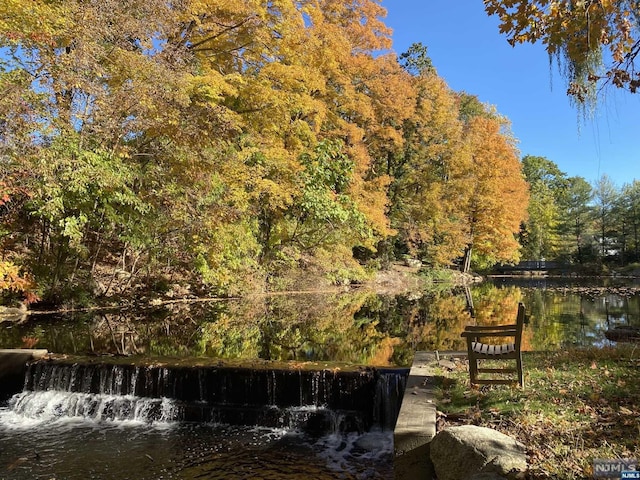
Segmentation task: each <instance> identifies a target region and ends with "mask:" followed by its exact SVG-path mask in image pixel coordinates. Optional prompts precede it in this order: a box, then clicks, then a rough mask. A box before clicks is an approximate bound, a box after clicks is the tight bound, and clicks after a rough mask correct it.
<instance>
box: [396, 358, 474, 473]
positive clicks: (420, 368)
mask: <svg viewBox="0 0 640 480" xmlns="http://www.w3.org/2000/svg"><path fill="white" fill-rule="evenodd" d="M466 356H467V354H466V353H465V352H416V353H415V356H414V358H413V365H412V366H411V370H410V371H409V378H408V379H407V386H406V388H405V391H404V397H403V399H402V406H401V407H400V413H399V414H398V421H397V422H396V428H395V430H394V433H393V442H394V450H395V459H394V464H393V469H394V477H395V479H396V480H410V479H417V478H420V479H432V478H433V477H434V472H433V466H432V465H431V460H430V459H429V443H430V442H431V439H432V438H433V437H434V436H435V434H436V413H437V406H436V403H435V392H434V384H433V379H434V377H435V374H436V368H437V367H438V366H439V365H440V362H441V360H444V359H445V358H450V357H466Z"/></svg>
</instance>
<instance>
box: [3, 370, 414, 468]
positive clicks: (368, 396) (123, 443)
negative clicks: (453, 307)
mask: <svg viewBox="0 0 640 480" xmlns="http://www.w3.org/2000/svg"><path fill="white" fill-rule="evenodd" d="M406 374H407V371H406V370H405V369H375V368H362V369H352V370H344V371H343V370H338V369H336V370H330V369H318V370H305V369H291V370H287V369H285V368H281V367H278V368H256V369H251V368H241V367H224V366H198V367H195V366H165V365H162V366H157V365H133V364H110V363H96V362H94V361H86V362H68V361H64V360H60V361H45V360H43V361H37V362H34V363H32V364H30V365H29V366H28V369H27V374H26V376H25V382H24V389H23V391H22V392H20V393H18V394H16V395H14V396H13V397H12V398H11V399H10V400H9V402H8V404H7V405H6V406H5V407H1V406H0V478H12V479H13V478H15V479H20V480H21V479H38V478H42V479H50V478H65V479H69V480H75V479H81V478H82V479H85V478H92V479H104V480H107V479H112V478H113V479H116V478H117V479H127V478H131V479H136V480H146V479H149V480H151V479H157V478H165V479H184V480H192V479H196V478H224V479H233V478H238V479H239V478H257V479H259V478H265V479H266V478H318V479H325V478H326V479H332V478H347V479H348V478H381V479H382V478H388V475H389V472H388V471H387V472H386V473H385V469H388V468H390V467H389V464H390V461H389V457H390V456H391V454H392V450H393V449H392V440H391V439H392V433H391V432H392V429H393V426H394V424H395V420H396V417H397V414H398V410H399V407H400V402H401V399H402V393H403V391H404V385H405V380H406ZM381 462H382V463H381ZM270 465H273V466H275V467H271V466H270ZM3 468H4V471H3ZM272 468H277V470H278V472H273V471H272ZM5 472H6V475H5V476H4V477H3V474H4V473H5ZM238 472H244V473H238ZM305 472H307V473H305ZM350 472H351V473H350ZM363 472H368V473H366V474H364V473H363Z"/></svg>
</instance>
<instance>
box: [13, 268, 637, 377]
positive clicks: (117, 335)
mask: <svg viewBox="0 0 640 480" xmlns="http://www.w3.org/2000/svg"><path fill="white" fill-rule="evenodd" d="M616 286H617V287H620V288H615V289H612V288H611V287H612V286H611V285H604V284H603V283H601V282H599V281H597V280H592V281H589V282H585V281H583V282H581V283H580V284H578V283H577V282H576V281H573V282H572V283H568V282H567V280H564V279H555V280H554V279H535V278H533V279H532V278H521V279H517V278H515V279H514V278H497V279H494V280H493V281H488V282H484V283H482V284H479V285H475V286H474V287H472V288H471V290H469V291H465V290H464V289H459V290H455V291H453V292H452V291H450V290H443V291H440V292H430V293H425V294H424V295H422V296H417V295H413V296H390V295H377V294H375V293H372V292H365V291H354V292H349V293H341V294H322V295H317V294H299V295H286V296H283V295H278V296H272V297H264V296H260V297H255V298H250V299H245V300H228V301H221V302H191V303H174V304H169V305H166V306H164V307H155V308H154V307H148V308H139V309H137V310H135V311H131V310H127V311H122V310H102V311H94V312H75V313H71V314H68V315H57V316H51V315H33V316H31V317H29V321H28V322H26V323H23V324H20V325H13V324H9V323H0V348H19V347H29V348H31V347H35V348H46V349H48V350H49V351H51V352H56V353H67V354H80V355H85V354H89V355H102V354H111V355H143V356H152V357H157V356H171V357H213V358H220V359H227V360H241V361H247V360H254V359H263V360H281V361H296V362H317V363H318V364H322V363H329V362H346V363H350V364H359V365H378V366H380V365H384V366H400V367H406V366H410V364H411V362H412V359H413V352H414V351H415V350H441V351H443V350H462V349H464V344H463V341H462V339H461V338H460V332H462V330H464V327H465V325H468V324H480V325H481V324H499V323H509V322H512V321H513V319H514V318H515V313H516V308H517V303H518V302H520V301H522V302H524V303H525V305H526V306H527V313H528V314H529V324H528V325H527V326H526V328H525V333H524V336H525V346H526V348H527V349H530V350H548V349H557V348H562V347H564V346H568V345H577V346H588V345H598V346H602V345H606V344H607V342H608V341H607V340H606V339H605V337H604V331H605V330H606V329H607V328H609V327H612V326H616V325H635V326H637V325H640V295H638V291H637V290H636V289H635V287H633V285H632V286H631V287H632V288H626V287H628V285H626V286H625V285H622V284H618V285H616Z"/></svg>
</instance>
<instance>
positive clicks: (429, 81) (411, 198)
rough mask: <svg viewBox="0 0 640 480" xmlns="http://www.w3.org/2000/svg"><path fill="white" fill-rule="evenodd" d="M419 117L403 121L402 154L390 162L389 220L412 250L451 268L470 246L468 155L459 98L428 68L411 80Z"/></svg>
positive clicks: (431, 261) (432, 261)
mask: <svg viewBox="0 0 640 480" xmlns="http://www.w3.org/2000/svg"><path fill="white" fill-rule="evenodd" d="M413 83H414V86H415V87H414V88H415V89H416V91H417V97H416V107H415V114H414V116H413V117H412V118H410V119H408V120H407V121H406V122H405V127H404V135H405V147H404V151H403V152H402V155H400V156H398V157H396V159H395V161H393V162H390V163H389V164H388V167H389V173H390V174H391V175H392V176H393V178H394V183H393V185H392V190H391V200H392V207H391V213H390V214H391V218H392V221H393V225H394V227H396V228H397V229H398V231H399V232H400V234H401V237H402V239H403V241H404V242H405V243H406V244H407V246H408V248H409V251H410V252H411V253H413V254H418V256H419V257H420V258H422V259H424V260H426V261H427V262H428V263H432V264H435V265H450V264H451V263H452V262H453V261H454V260H455V259H457V258H459V257H460V256H461V255H462V253H463V252H464V248H465V246H466V245H467V243H468V240H469V238H468V230H467V224H466V207H467V199H468V195H467V192H468V189H469V178H470V166H471V164H470V156H469V151H468V149H467V148H466V145H465V142H464V139H463V124H462V122H461V121H460V120H459V118H458V102H457V97H456V95H455V94H454V93H453V92H452V91H451V90H450V89H449V87H448V86H447V84H446V83H445V81H444V80H443V79H442V78H440V77H438V76H437V75H436V74H435V73H433V71H431V70H430V69H428V68H427V69H426V70H425V71H424V72H422V73H421V74H420V75H418V76H417V77H414V80H413Z"/></svg>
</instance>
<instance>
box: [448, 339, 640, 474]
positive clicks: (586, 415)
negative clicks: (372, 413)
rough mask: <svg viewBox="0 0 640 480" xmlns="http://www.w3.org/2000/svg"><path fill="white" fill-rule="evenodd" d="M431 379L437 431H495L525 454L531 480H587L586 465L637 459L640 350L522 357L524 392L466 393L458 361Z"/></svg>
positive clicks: (499, 388) (588, 470) (627, 347)
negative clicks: (468, 427)
mask: <svg viewBox="0 0 640 480" xmlns="http://www.w3.org/2000/svg"><path fill="white" fill-rule="evenodd" d="M454 365H455V367H454V368H452V369H448V370H446V371H445V370H442V371H441V373H442V376H441V377H440V378H439V400H438V410H440V411H441V414H440V417H439V428H444V427H446V426H447V425H457V424H474V425H482V426H486V427H491V428H495V429H496V430H499V431H501V432H503V433H506V434H509V435H511V436H513V437H515V438H517V439H518V440H519V441H521V442H522V443H523V444H524V445H525V446H526V447H527V449H528V459H529V463H530V476H529V477H528V478H532V479H550V478H554V479H567V480H568V479H584V478H592V475H593V460H594V459H612V460H613V459H618V458H634V459H638V458H640V443H639V442H638V432H639V431H640V420H639V419H640V388H639V387H638V382H637V377H638V371H639V369H640V349H638V348H637V347H636V346H635V345H631V346H630V345H623V346H618V347H615V348H602V349H601V348H589V349H569V350H562V351H555V352H526V353H525V354H524V370H525V385H526V387H525V389H524V390H523V389H520V388H515V387H513V388H510V387H504V386H482V387H479V388H478V387H474V388H470V386H469V379H468V373H467V366H466V364H465V363H463V362H459V363H457V364H454Z"/></svg>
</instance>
